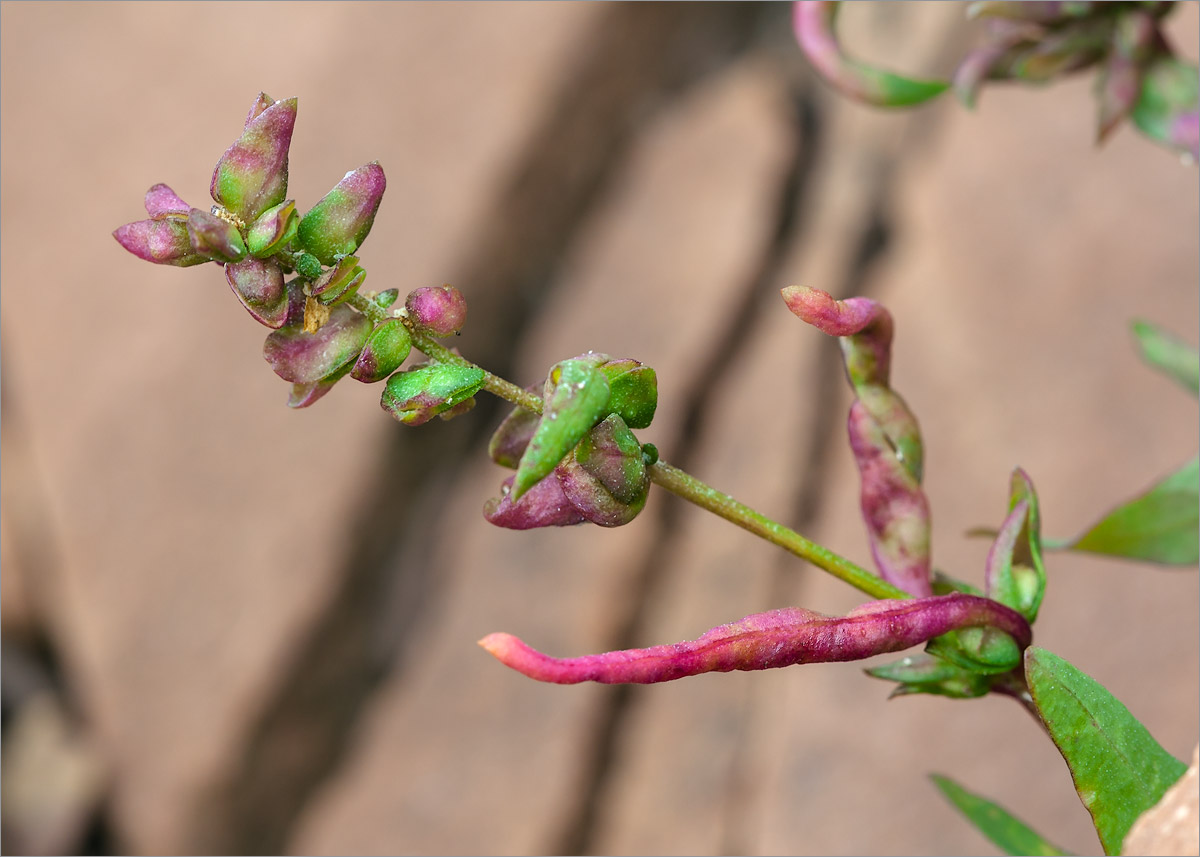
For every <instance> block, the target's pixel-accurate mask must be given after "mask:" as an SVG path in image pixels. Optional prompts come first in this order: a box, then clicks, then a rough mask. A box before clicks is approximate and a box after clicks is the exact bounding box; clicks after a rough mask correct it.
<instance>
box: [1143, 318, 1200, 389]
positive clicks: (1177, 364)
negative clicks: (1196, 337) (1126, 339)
mask: <svg viewBox="0 0 1200 857" xmlns="http://www.w3.org/2000/svg"><path fill="white" fill-rule="evenodd" d="M1130 328H1131V329H1132V330H1133V335H1134V336H1135V337H1136V338H1137V341H1138V346H1139V347H1140V348H1141V350H1142V359H1144V360H1145V361H1146V362H1147V363H1149V364H1150V365H1151V366H1153V367H1154V368H1156V369H1159V370H1161V371H1162V373H1163V374H1164V375H1166V376H1167V377H1169V378H1173V379H1174V380H1176V381H1178V382H1179V383H1180V384H1182V385H1183V386H1184V387H1185V388H1187V389H1188V390H1190V391H1191V393H1192V395H1193V396H1200V354H1198V353H1197V352H1196V350H1195V349H1194V348H1192V347H1191V346H1189V345H1187V344H1186V343H1185V342H1182V341H1180V340H1178V339H1176V338H1175V337H1173V336H1171V335H1170V334H1169V333H1167V332H1166V331H1164V330H1163V329H1162V328H1161V327H1156V326H1155V325H1153V324H1151V323H1150V322H1148V321H1141V320H1135V321H1134V322H1133V323H1132V324H1131V325H1130Z"/></svg>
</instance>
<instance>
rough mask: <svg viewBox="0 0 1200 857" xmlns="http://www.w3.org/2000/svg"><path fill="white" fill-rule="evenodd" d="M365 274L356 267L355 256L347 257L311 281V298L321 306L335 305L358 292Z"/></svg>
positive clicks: (365, 276) (356, 258) (356, 259)
mask: <svg viewBox="0 0 1200 857" xmlns="http://www.w3.org/2000/svg"><path fill="white" fill-rule="evenodd" d="M366 278H367V272H366V271H364V270H363V269H362V268H360V267H359V266H358V257H357V256H347V257H346V258H344V259H342V260H341V261H340V262H338V263H337V264H336V265H334V266H333V267H332V268H330V269H329V270H328V271H326V272H325V273H323V274H322V275H321V276H319V277H317V279H315V280H314V281H313V284H312V289H310V291H311V293H312V296H313V297H314V298H317V299H318V300H320V301H321V303H323V304H335V303H337V302H338V301H340V300H343V299H344V298H348V297H350V296H351V295H353V294H354V293H355V292H356V291H358V287H359V286H361V285H362V284H363V281H364V280H365V279H366Z"/></svg>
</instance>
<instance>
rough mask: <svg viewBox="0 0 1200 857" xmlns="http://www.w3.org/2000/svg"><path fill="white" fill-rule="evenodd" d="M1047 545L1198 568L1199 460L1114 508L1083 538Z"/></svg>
mask: <svg viewBox="0 0 1200 857" xmlns="http://www.w3.org/2000/svg"><path fill="white" fill-rule="evenodd" d="M1045 547H1047V548H1052V549H1056V550H1064V549H1065V550H1077V551H1087V552H1088V553H1098V554H1105V555H1107V556H1117V557H1125V558H1127V559H1140V560H1145V561H1146V562H1158V563H1163V564H1164V565H1188V566H1194V565H1196V564H1197V562H1200V458H1193V459H1192V460H1191V461H1189V462H1188V463H1187V464H1185V465H1184V466H1183V467H1181V468H1180V469H1179V470H1177V471H1176V472H1174V473H1172V474H1171V475H1170V476H1168V477H1167V478H1165V479H1163V480H1162V481H1161V482H1159V483H1158V484H1157V485H1155V486H1154V487H1152V488H1150V489H1149V490H1148V491H1146V492H1145V493H1144V494H1142V495H1140V496H1138V497H1135V498H1134V499H1133V500H1130V501H1129V502H1128V503H1125V504H1123V505H1121V506H1118V507H1117V508H1116V509H1113V510H1112V511H1111V512H1109V513H1108V515H1106V516H1105V517H1104V519H1103V520H1101V521H1100V522H1099V523H1098V524H1096V525H1095V526H1094V527H1092V528H1091V529H1090V530H1088V531H1087V532H1085V533H1084V534H1083V535H1081V536H1079V537H1078V538H1075V539H1064V540H1059V541H1053V542H1051V541H1047V542H1045Z"/></svg>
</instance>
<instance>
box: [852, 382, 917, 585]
mask: <svg viewBox="0 0 1200 857" xmlns="http://www.w3.org/2000/svg"><path fill="white" fill-rule="evenodd" d="M847 429H848V432H849V435H850V448H851V450H853V452H854V460H855V461H856V462H857V464H858V471H859V476H860V479H861V486H862V488H861V491H862V493H861V505H862V515H863V521H865V522H866V525H867V535H868V537H869V539H870V542H871V553H872V554H873V555H874V557H875V566H876V568H878V569H879V574H880V576H881V577H882V578H883V579H884V580H886V581H887V582H888V583H891V584H892V585H893V586H898V587H900V588H901V589H903V590H904V591H905V592H907V593H908V594H910V595H916V596H918V597H921V596H925V595H932V594H933V590H932V588H931V582H930V581H931V578H930V559H929V530H930V516H929V501H928V500H927V499H926V497H925V492H924V491H922V490H921V485H920V483H919V482H917V480H916V478H915V477H914V476H913V475H912V473H910V472H909V470H908V469H907V468H906V467H905V466H904V463H903V462H902V461H900V460H899V459H898V458H897V457H896V452H895V450H894V449H893V448H892V446H891V444H889V443H888V440H887V436H886V435H885V434H884V431H883V428H882V427H881V426H880V425H879V423H878V422H876V421H875V419H874V418H873V417H872V416H871V414H870V413H869V412H868V411H867V409H866V407H865V406H864V405H863V403H862V402H855V403H854V404H853V405H851V407H850V419H849V421H848V423H847Z"/></svg>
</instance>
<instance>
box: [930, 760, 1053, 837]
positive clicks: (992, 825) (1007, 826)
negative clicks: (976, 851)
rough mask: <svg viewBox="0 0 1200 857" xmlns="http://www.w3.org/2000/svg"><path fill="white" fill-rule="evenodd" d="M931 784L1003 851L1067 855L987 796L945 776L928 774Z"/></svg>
mask: <svg viewBox="0 0 1200 857" xmlns="http://www.w3.org/2000/svg"><path fill="white" fill-rule="evenodd" d="M929 778H930V779H931V780H933V784H934V785H935V786H937V787H938V788H939V789H941V791H942V794H944V795H945V796H946V798H947V799H948V800H949V801H950V803H952V804H954V805H955V806H956V807H957V808H958V811H959V812H961V813H962V814H963V815H965V816H966V817H967V820H968V821H970V822H971V823H972V824H974V825H975V827H976V828H977V829H978V830H979V832H980V833H982V834H983V835H984V836H986V837H987V838H988V839H989V840H991V842H992V843H993V844H994V845H995V846H996V847H997V848H999V849H1000V850H1001V851H1003V852H1004V853H1005V854H1014V855H1022V854H1028V855H1046V857H1053V855H1057V854H1067V853H1069V852H1067V851H1063V850H1062V849H1061V848H1059V847H1058V846H1057V845H1051V844H1050V843H1049V842H1047V841H1046V840H1045V838H1043V837H1042V836H1041V835H1040V834H1038V833H1037V832H1036V831H1034V830H1032V829H1031V828H1030V827H1029V825H1027V824H1025V823H1024V822H1023V821H1021V820H1020V819H1018V818H1015V817H1013V815H1012V814H1011V813H1009V812H1008V810H1006V809H1005V808H1004V807H1002V806H999V805H997V804H994V803H992V802H991V801H990V800H988V799H987V798H983V797H980V796H979V795H977V794H972V793H971V792H969V791H967V790H966V789H964V788H963V787H962V786H960V785H959V784H958V783H956V782H954V780H952V779H950V778H949V777H943V776H941V775H939V774H930V775H929Z"/></svg>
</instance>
